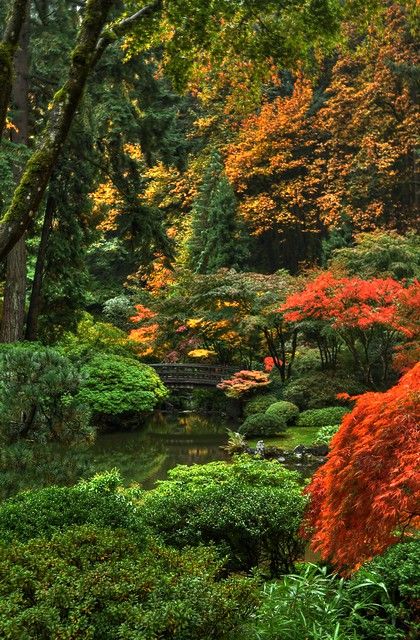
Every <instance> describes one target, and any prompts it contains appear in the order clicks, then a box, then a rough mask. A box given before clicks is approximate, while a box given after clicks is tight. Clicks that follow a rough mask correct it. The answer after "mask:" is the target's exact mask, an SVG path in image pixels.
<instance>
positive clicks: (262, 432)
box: [239, 413, 286, 436]
mask: <svg viewBox="0 0 420 640" xmlns="http://www.w3.org/2000/svg"><path fill="white" fill-rule="evenodd" d="M285 429H286V423H285V421H284V420H283V418H282V417H280V416H278V415H272V416H269V415H267V414H266V413H255V414H253V415H251V416H248V418H246V419H245V420H244V422H243V423H242V424H241V426H240V427H239V433H242V434H243V435H245V436H273V435H275V434H276V433H279V432H280V431H284V430H285Z"/></svg>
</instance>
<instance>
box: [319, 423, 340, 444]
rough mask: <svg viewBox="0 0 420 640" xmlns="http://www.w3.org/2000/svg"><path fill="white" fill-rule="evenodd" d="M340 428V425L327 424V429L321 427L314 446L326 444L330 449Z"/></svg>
mask: <svg viewBox="0 0 420 640" xmlns="http://www.w3.org/2000/svg"><path fill="white" fill-rule="evenodd" d="M339 428H340V425H339V424H327V425H325V427H321V428H320V429H319V431H317V432H316V435H315V440H314V444H315V445H320V444H325V445H327V447H329V446H330V442H331V440H332V439H333V437H334V436H335V434H336V433H337V431H338V430H339Z"/></svg>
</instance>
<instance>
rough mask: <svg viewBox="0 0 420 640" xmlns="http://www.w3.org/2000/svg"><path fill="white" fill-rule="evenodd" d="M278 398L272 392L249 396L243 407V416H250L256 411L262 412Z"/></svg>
mask: <svg viewBox="0 0 420 640" xmlns="http://www.w3.org/2000/svg"><path fill="white" fill-rule="evenodd" d="M277 400H278V398H276V396H274V395H273V394H272V393H266V394H262V395H258V396H255V397H254V398H251V400H249V401H248V402H247V403H246V405H245V409H244V413H245V416H246V417H247V416H252V415H254V414H256V413H264V412H265V411H266V410H267V409H268V407H270V406H271V405H272V404H274V403H275V402H277Z"/></svg>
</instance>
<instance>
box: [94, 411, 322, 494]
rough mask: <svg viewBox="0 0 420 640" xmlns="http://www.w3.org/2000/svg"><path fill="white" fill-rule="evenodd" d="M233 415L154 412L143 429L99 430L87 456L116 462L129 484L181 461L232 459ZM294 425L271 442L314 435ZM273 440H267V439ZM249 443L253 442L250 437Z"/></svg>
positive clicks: (103, 464)
mask: <svg viewBox="0 0 420 640" xmlns="http://www.w3.org/2000/svg"><path fill="white" fill-rule="evenodd" d="M237 426H238V425H237V424H236V423H235V422H234V421H233V420H232V418H227V417H218V416H214V415H213V416H212V415H206V416H203V415H198V414H196V413H163V412H156V413H155V414H154V415H153V416H152V417H151V418H150V419H149V420H148V421H147V423H146V425H144V426H142V427H141V428H140V429H139V430H136V431H118V432H113V433H104V434H100V435H98V437H97V441H96V443H95V445H94V446H93V447H92V449H90V450H89V453H88V457H89V462H90V464H91V465H92V466H93V467H94V469H95V470H96V471H105V470H106V469H111V468H113V467H116V468H117V469H119V470H120V471H121V474H122V476H123V478H124V482H125V483H126V484H131V483H134V482H138V483H141V484H142V486H143V487H144V488H146V489H150V488H152V487H153V485H154V484H155V482H156V481H157V480H163V479H165V478H166V476H167V473H168V471H169V469H172V468H173V467H175V466H176V465H177V464H187V465H192V464H196V463H198V464H205V463H206V462H213V461H215V460H228V459H229V457H228V455H227V454H226V452H225V451H224V448H223V447H224V446H225V445H226V443H227V440H228V435H227V430H228V429H231V430H235V429H236V428H237ZM304 431H305V433H304V434H303V433H301V430H299V429H297V428H295V429H293V428H292V429H290V430H289V432H288V433H287V434H286V435H285V436H283V437H282V438H277V439H276V440H275V441H274V442H273V444H276V445H277V446H281V447H284V448H286V449H287V448H290V449H293V448H294V447H295V446H296V445H297V444H307V443H309V442H310V441H311V439H312V437H313V435H314V433H315V430H312V429H305V430H304ZM266 442H267V444H269V441H266ZM250 446H255V443H254V441H250ZM288 466H289V468H293V469H297V470H299V471H300V472H301V473H302V474H303V475H304V476H308V475H309V474H310V472H311V471H313V469H306V468H305V467H304V465H302V464H300V463H299V462H298V461H297V463H296V464H295V465H290V464H289V465H288Z"/></svg>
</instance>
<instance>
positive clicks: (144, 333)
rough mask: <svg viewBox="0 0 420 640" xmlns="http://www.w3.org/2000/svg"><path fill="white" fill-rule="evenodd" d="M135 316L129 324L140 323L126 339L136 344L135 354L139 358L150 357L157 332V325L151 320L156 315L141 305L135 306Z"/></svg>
mask: <svg viewBox="0 0 420 640" xmlns="http://www.w3.org/2000/svg"><path fill="white" fill-rule="evenodd" d="M136 311H137V313H136V315H135V316H132V317H131V318H130V320H131V322H136V323H140V324H141V326H140V327H138V328H137V329H132V330H131V331H130V332H129V334H128V337H129V339H130V340H132V341H133V342H136V343H137V344H138V349H137V353H138V355H140V356H148V355H151V354H152V353H153V351H154V348H155V345H156V340H157V336H158V332H159V324H158V323H157V322H154V321H153V319H154V318H155V317H156V316H157V314H156V313H155V312H154V311H152V310H151V309H149V308H148V307H145V306H144V305H142V304H137V305H136Z"/></svg>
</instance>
